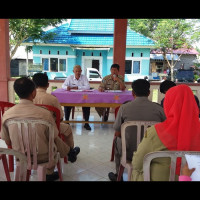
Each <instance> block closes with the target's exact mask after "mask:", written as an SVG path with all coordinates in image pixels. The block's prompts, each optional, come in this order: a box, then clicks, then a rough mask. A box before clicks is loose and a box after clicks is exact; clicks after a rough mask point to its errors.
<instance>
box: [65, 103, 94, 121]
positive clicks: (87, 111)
mask: <svg viewBox="0 0 200 200" xmlns="http://www.w3.org/2000/svg"><path fill="white" fill-rule="evenodd" d="M72 108H73V107H70V106H64V112H65V120H66V121H69V117H70V113H71V109H72ZM82 111H83V115H84V118H85V121H88V120H89V117H90V107H82Z"/></svg>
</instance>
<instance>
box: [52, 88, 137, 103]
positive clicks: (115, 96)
mask: <svg viewBox="0 0 200 200" xmlns="http://www.w3.org/2000/svg"><path fill="white" fill-rule="evenodd" d="M51 94H52V95H54V96H56V97H57V98H58V100H59V102H60V103H119V104H122V103H124V102H125V101H128V100H133V96H132V92H131V91H124V92H99V91H98V90H93V91H91V92H87V91H83V92H71V91H66V90H63V89H61V88H59V89H56V90H55V91H53V92H52V93H51Z"/></svg>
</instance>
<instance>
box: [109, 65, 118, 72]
mask: <svg viewBox="0 0 200 200" xmlns="http://www.w3.org/2000/svg"><path fill="white" fill-rule="evenodd" d="M112 68H117V69H118V71H119V68H120V66H119V65H118V64H112V65H111V67H110V69H112Z"/></svg>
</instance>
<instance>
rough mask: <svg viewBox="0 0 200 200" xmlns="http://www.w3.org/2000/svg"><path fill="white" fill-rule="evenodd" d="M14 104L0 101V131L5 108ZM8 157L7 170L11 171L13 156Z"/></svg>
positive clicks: (12, 169) (10, 147) (12, 168)
mask: <svg viewBox="0 0 200 200" xmlns="http://www.w3.org/2000/svg"><path fill="white" fill-rule="evenodd" d="M14 105H15V104H14V103H10V102H6V101H0V131H1V118H2V116H3V114H4V112H5V110H6V108H10V107H13V106H14ZM8 148H9V149H12V146H8ZM8 159H9V171H10V172H13V171H14V158H13V156H12V155H9V156H8ZM2 161H3V162H4V160H3V159H2ZM4 169H5V168H4Z"/></svg>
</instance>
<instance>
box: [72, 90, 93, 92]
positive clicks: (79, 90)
mask: <svg viewBox="0 0 200 200" xmlns="http://www.w3.org/2000/svg"><path fill="white" fill-rule="evenodd" d="M70 91H71V92H93V91H94V90H70Z"/></svg>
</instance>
